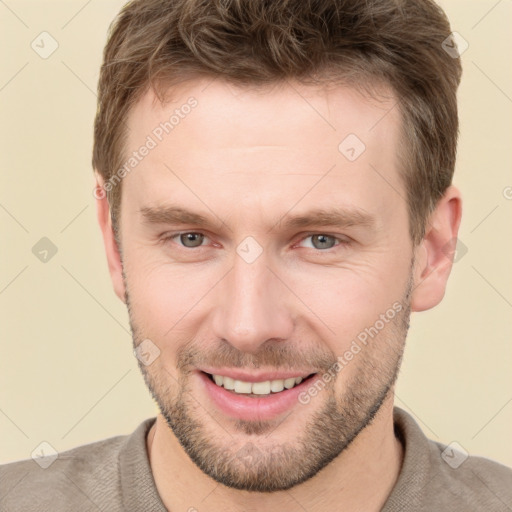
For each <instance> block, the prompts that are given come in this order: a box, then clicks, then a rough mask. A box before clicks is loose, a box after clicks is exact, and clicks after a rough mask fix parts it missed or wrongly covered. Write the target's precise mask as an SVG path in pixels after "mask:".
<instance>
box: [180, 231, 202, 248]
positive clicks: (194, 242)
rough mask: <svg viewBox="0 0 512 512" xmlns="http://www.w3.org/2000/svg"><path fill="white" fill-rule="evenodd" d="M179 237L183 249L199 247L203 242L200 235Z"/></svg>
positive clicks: (191, 234)
mask: <svg viewBox="0 0 512 512" xmlns="http://www.w3.org/2000/svg"><path fill="white" fill-rule="evenodd" d="M179 237H180V242H181V243H182V244H183V245H184V246H185V247H199V246H200V245H201V244H202V243H203V240H204V235H203V234H202V233H181V234H180V235H179Z"/></svg>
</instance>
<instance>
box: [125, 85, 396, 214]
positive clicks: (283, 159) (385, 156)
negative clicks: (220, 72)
mask: <svg viewBox="0 0 512 512" xmlns="http://www.w3.org/2000/svg"><path fill="white" fill-rule="evenodd" d="M380 93H381V94H379V96H373V97H369V96H368V95H367V94H363V93H362V92H360V91H359V90H357V89H356V88H354V87H348V86H341V85H340V86H339V87H333V86H330V87H329V88H326V87H312V86H304V85H301V84H298V83H293V82H287V83H282V84H279V85H276V86H273V87H266V88H250V87H241V88H238V87H235V86H233V85H229V84H227V83H226V82H223V81H221V80H218V79H216V80H213V81H212V80H210V81H208V80H197V81H192V82H187V83H186V84H181V85H180V86H179V87H175V88H173V89H171V90H169V91H168V96H167V97H168V101H167V102H166V103H165V104H161V103H160V102H159V100H158V99H157V97H156V95H155V93H154V92H153V91H152V90H151V89H150V90H149V91H148V92H147V93H146V94H145V95H144V96H143V97H142V98H141V99H140V100H139V101H138V103H137V104H136V105H135V106H134V107H133V108H132V110H131V111H130V114H129V116H128V120H127V122H128V126H129V128H130V129H129V134H128V138H127V144H126V148H127V151H126V158H127V160H128V158H130V155H132V152H134V151H135V152H137V151H138V150H139V149H140V148H141V147H143V146H148V147H149V146H151V149H150V150H149V151H144V153H145V156H144V157H143V158H140V159H139V160H138V161H137V162H135V163H136V165H135V166H134V170H133V171H130V172H129V174H128V175H127V176H126V179H125V180H124V181H123V190H124V189H125V188H126V189H127V190H126V192H127V194H130V201H131V202H132V203H133V204H138V203H140V206H142V203H144V201H146V202H147V200H148V199H149V198H152V199H153V202H154V203H158V202H164V201H166V200H172V199H176V198H177V197H178V196H179V195H181V197H183V193H185V194H186V195H187V200H188V199H189V198H191V197H192V195H193V194H192V195H191V193H194V192H195V193H196V194H195V195H196V199H197V198H198V197H200V196H201V195H205V194H208V193H211V190H212V189H213V190H216V191H217V193H218V194H217V198H218V200H219V201H222V200H226V201H229V199H230V198H231V200H232V199H233V194H234V193H235V192H236V195H237V198H238V199H239V200H243V199H245V200H247V201H249V200H252V201H253V204H254V206H256V202H257V203H258V208H260V209H263V208H264V207H265V205H264V201H263V199H262V198H263V197H266V198H268V200H269V202H272V204H275V202H276V201H278V202H279V200H280V199H283V198H285V197H286V196H289V197H290V200H291V199H292V198H295V199H298V198H299V197H300V195H301V190H305V188H310V189H311V190H310V192H309V193H308V196H309V197H308V199H310V200H311V201H318V199H319V198H320V197H324V198H325V197H327V196H332V198H333V200H336V198H338V199H340V200H342V199H343V195H344V194H345V195H347V194H350V195H351V196H352V197H356V198H357V196H358V194H359V195H362V194H364V193H365V192H366V193H367V195H368V193H369V194H370V195H371V194H373V196H374V203H375V206H378V204H377V203H376V202H375V200H376V198H377V197H379V196H385V195H386V194H388V195H389V194H390V193H391V194H396V190H397V189H398V188H400V187H401V184H400V180H399V176H398V165H397V162H398V159H397V147H398V138H399V131H400V116H399V109H398V108H397V106H396V99H395V98H394V96H393V94H392V93H391V91H390V90H386V89H385V88H383V87H381V88H380ZM322 176H324V178H322ZM317 182H318V183H317ZM320 182H321V183H320ZM358 182H359V185H357V183H358ZM385 182H388V186H387V188H388V189H389V188H390V186H391V188H394V189H395V192H392V191H391V190H386V186H385ZM315 183H317V184H315ZM383 185H384V186H383ZM335 187H336V188H335ZM187 188H188V191H187V190H186V189H187ZM178 189H179V190H181V191H182V192H179V191H178ZM209 191H210V192H209ZM125 195H126V194H125V192H123V197H124V196H125ZM256 198H257V199H256ZM143 199H144V200H143ZM377 202H378V201H377ZM198 204H200V203H198ZM288 206H289V205H288Z"/></svg>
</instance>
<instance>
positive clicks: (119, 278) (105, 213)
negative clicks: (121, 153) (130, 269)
mask: <svg viewBox="0 0 512 512" xmlns="http://www.w3.org/2000/svg"><path fill="white" fill-rule="evenodd" d="M95 187H96V190H95V193H94V197H95V198H96V213H97V218H98V223H99V225H100V229H101V233H102V235H103V243H104V245H105V253H106V256H107V262H108V270H109V272H110V277H111V279H112V284H113V286H114V291H115V293H116V295H117V296H118V297H119V298H120V299H121V300H122V301H123V302H126V299H125V287H124V281H123V265H122V262H121V254H120V251H119V247H118V245H117V242H116V239H115V236H114V230H113V228H112V222H111V217H110V206H109V203H108V199H107V195H106V193H105V191H104V188H103V179H102V178H101V176H100V175H99V174H98V173H97V172H96V184H95Z"/></svg>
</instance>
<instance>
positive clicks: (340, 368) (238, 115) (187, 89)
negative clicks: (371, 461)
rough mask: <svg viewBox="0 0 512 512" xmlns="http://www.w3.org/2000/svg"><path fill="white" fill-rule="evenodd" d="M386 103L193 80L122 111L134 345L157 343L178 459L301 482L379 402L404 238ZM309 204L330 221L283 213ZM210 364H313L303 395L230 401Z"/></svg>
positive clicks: (405, 290)
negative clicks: (183, 213) (177, 212)
mask: <svg viewBox="0 0 512 512" xmlns="http://www.w3.org/2000/svg"><path fill="white" fill-rule="evenodd" d="M388 96H389V97H388V99H387V100H386V101H384V100H382V101H377V100H376V99H373V100H372V99H368V98H365V97H363V96H362V95H360V94H358V93H357V92H356V91H355V90H354V89H351V88H346V87H339V88H336V89H331V90H326V89H318V88H311V87H304V86H300V85H299V84H293V85H292V84H288V85H283V86H280V87H275V88H272V89H270V88H269V89H267V90H261V91H259V92H257V91H255V90H250V89H237V88H234V87H232V86H227V85H226V84H225V83H222V82H221V81H219V80H216V81H213V82H211V83H210V84H209V85H208V82H203V81H196V82H191V83H188V84H187V85H186V86H183V87H181V88H179V89H175V90H174V92H173V97H172V101H171V102H170V103H168V104H166V105H165V106H162V105H161V104H160V103H159V102H157V101H156V100H155V96H154V95H153V93H152V92H151V91H150V92H148V93H147V94H146V95H145V96H144V97H143V98H142V99H141V100H140V101H139V102H138V103H137V105H136V106H135V107H134V108H133V110H132V111H131V113H130V116H129V120H128V125H129V127H130V131H129V136H128V140H127V159H128V157H129V156H130V155H131V153H132V151H136V150H139V148H140V147H141V146H142V145H144V144H146V145H147V147H150V149H149V151H147V152H146V151H144V150H143V151H142V152H139V156H138V157H137V158H138V160H137V164H136V166H134V168H133V169H132V170H131V171H130V172H129V173H128V174H127V176H126V177H125V178H124V179H123V182H122V188H123V192H122V203H121V221H120V239H121V246H122V254H123V270H124V283H125V290H126V299H127V303H128V306H129V313H130V322H131V326H132V330H133V336H134V346H136V347H137V346H138V345H139V344H140V343H141V342H142V341H143V340H146V341H145V342H144V343H145V346H146V347H149V348H150V350H149V352H151V351H152V352H153V354H158V350H159V351H160V353H159V355H158V357H156V359H155V360H154V361H153V362H152V363H151V364H149V365H145V364H142V363H141V364H140V367H141V370H142V372H143V374H144V377H145V380H146V382H147V384H148V386H149V388H150V390H151V392H152V394H153V396H154V398H155V399H156V401H157V403H158V405H159V407H160V410H161V412H162V415H163V417H164V418H165V420H166V421H167V424H168V426H169V427H170V429H172V431H173V433H174V435H175V436H176V438H177V439H178V440H179V441H180V443H181V445H182V446H183V448H184V449H185V450H186V452H187V454H188V455H189V457H190V458H191V459H192V460H193V461H194V462H195V463H196V464H197V465H198V466H199V467H200V468H201V469H202V470H203V471H204V472H205V473H207V474H208V475H210V476H211V477H212V478H214V479H215V480H217V481H219V482H221V483H223V484H224V485H227V486H230V487H233V488H238V489H245V490H256V491H267V492H268V491H274V490H280V489H281V490H282V489H287V488H290V487H292V486H294V485H296V484H298V483H300V482H303V481H305V480H307V479H309V478H311V477H312V476H314V475H315V474H316V473H317V472H318V471H319V470H320V469H322V468H323V467H325V466H326V465H327V464H328V463H329V462H330V461H331V460H333V458H335V457H336V456H337V455H338V454H340V453H341V452H342V451H343V449H344V448H346V447H347V446H348V445H349V444H350V442H351V441H352V439H354V437H355V436H356V435H357V434H358V433H359V432H360V431H361V430H362V429H363V428H364V427H365V426H366V425H367V424H368V423H369V422H370V421H371V419H372V418H373V417H374V415H375V414H376V412H377V411H378V410H379V408H380V406H381V405H382V404H383V403H385V401H386V400H388V401H389V398H390V396H391V393H390V389H391V388H392V386H393V383H394V380H395V377H396V374H397V372H398V367H399V364H400V359H401V355H402V352H403V346H404V340H405V336H406V332H407V326H408V320H409V312H410V309H409V292H410V289H411V263H412V257H413V248H412V243H411V240H410V238H409V230H408V217H407V205H406V201H405V197H406V194H405V191H404V187H403V185H402V183H401V180H400V178H399V172H398V161H397V145H398V138H399V128H400V119H399V112H398V109H397V108H392V107H393V105H394V103H395V100H394V99H393V98H392V95H391V94H389V95H388ZM190 97H193V98H195V101H196V102H197V103H194V105H195V106H193V107H191V108H186V107H185V108H184V107H183V105H185V104H187V100H188V99H189V98H190ZM189 105H190V103H189ZM176 109H178V112H175V111H176ZM173 114H175V117H174V118H173V121H172V123H173V125H174V127H173V128H172V129H169V125H168V126H167V127H166V128H167V130H168V132H169V133H166V132H165V130H164V129H163V128H162V126H161V125H160V123H165V122H166V121H168V120H169V119H170V118H171V116H172V115H173ZM158 127H160V130H159V129H158ZM148 136H150V138H151V139H152V141H153V143H154V144H153V143H152V142H149V139H148ZM159 139H161V140H159ZM363 144H364V146H363ZM153 146H154V147H153ZM141 153H146V156H143V157H141ZM139 160H140V161H139ZM170 208H180V209H182V210H187V211H189V212H193V213H195V214H198V215H201V216H203V217H205V218H206V219H207V221H208V222H207V223H205V222H202V221H201V222H199V221H192V219H188V220H186V221H184V220H182V221H176V220H172V218H171V216H170V215H169V213H170ZM318 210H322V211H323V212H324V213H326V214H331V213H333V212H335V211H336V212H337V213H339V214H340V217H339V218H337V219H336V222H335V223H329V222H328V219H327V216H324V218H321V217H319V218H318V219H317V220H315V221H314V222H312V223H311V224H306V223H305V222H295V223H293V222H292V220H293V219H298V218H299V217H306V216H308V217H309V216H313V215H314V214H315V212H318ZM180 233H182V236H180ZM147 340H150V341H147ZM156 348H158V350H156ZM221 368H223V369H229V370H236V369H238V370H241V371H244V372H246V373H248V374H251V375H256V374H258V373H262V372H265V371H269V372H270V371H275V372H280V371H282V372H284V371H288V372H290V371H291V372H292V373H293V372H295V373H296V374H297V375H304V376H306V375H310V374H312V373H315V374H316V375H314V376H313V377H311V378H310V379H308V380H307V381H304V382H302V383H300V384H299V386H298V387H297V389H298V388H299V387H300V388H301V389H300V395H299V394H298V392H297V389H295V390H294V389H290V390H287V389H286V388H285V390H284V391H282V392H281V393H282V394H283V395H281V396H280V393H271V394H270V395H257V396H245V397H243V396H242V397H241V396H240V395H237V394H235V392H234V391H227V390H224V389H220V388H218V387H217V385H216V384H214V383H213V382H212V381H210V380H209V379H208V377H207V376H206V374H205V373H203V372H202V371H201V370H200V369H210V370H211V369H221ZM212 373H215V372H212ZM219 373H220V374H221V375H222V373H221V372H219ZM293 393H295V394H293ZM284 394H288V395H290V396H293V400H290V399H288V400H286V399H283V396H284ZM292 394H293V395H292ZM215 397H216V398H215ZM219 397H220V398H219ZM219 400H223V401H224V403H225V404H227V405H226V407H221V406H220V405H219V402H218V401H219ZM248 400H251V401H252V402H251V404H250V406H249V407H247V403H248V402H247V401H248ZM252 404H254V405H252ZM268 404H277V405H276V410H274V411H273V412H272V411H270V412H269V408H268ZM283 404H284V405H283Z"/></svg>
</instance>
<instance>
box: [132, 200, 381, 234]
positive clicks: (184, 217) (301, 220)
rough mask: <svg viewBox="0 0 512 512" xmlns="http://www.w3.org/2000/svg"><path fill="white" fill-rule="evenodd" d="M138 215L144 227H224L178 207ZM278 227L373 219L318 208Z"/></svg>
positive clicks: (348, 224)
mask: <svg viewBox="0 0 512 512" xmlns="http://www.w3.org/2000/svg"><path fill="white" fill-rule="evenodd" d="M140 212H141V214H142V217H143V221H144V223H145V224H170V225H173V224H193V225H197V226H204V227H219V226H220V225H222V224H223V222H222V220H220V219H219V220H218V222H214V221H213V220H211V219H210V218H208V217H206V216H204V215H201V214H199V213H196V212H193V211H190V210H187V209H186V208H182V207H179V206H157V207H149V206H145V207H142V208H141V209H140ZM282 219H283V217H282ZM278 224H280V225H281V227H282V228H284V229H286V230H291V229H298V228H307V227H313V226H333V227H338V228H339V227H342V228H343V227H351V226H361V227H366V228H373V227H374V226H375V217H374V216H373V215H372V214H370V213H368V212H366V211H364V210H361V209H358V208H353V207H351V208H347V209H342V208H336V207H334V208H329V209H325V208H317V209H313V210H310V211H309V212H306V213H304V214H301V215H295V216H290V215H289V214H286V215H284V220H279V221H278V222H276V223H275V224H274V226H275V225H278ZM273 229H274V228H272V229H271V230H273Z"/></svg>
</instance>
